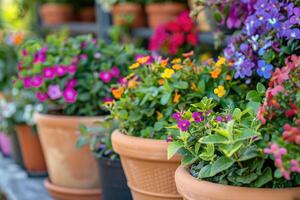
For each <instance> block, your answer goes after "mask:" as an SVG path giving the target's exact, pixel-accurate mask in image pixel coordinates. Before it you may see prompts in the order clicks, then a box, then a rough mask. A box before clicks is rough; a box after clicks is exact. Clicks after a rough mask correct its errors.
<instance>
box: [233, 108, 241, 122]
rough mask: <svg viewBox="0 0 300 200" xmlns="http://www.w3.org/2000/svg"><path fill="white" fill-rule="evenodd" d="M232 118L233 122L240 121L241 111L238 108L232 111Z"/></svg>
mask: <svg viewBox="0 0 300 200" xmlns="http://www.w3.org/2000/svg"><path fill="white" fill-rule="evenodd" d="M232 117H233V119H235V120H240V119H241V117H242V111H241V109H239V108H236V109H234V111H233V113H232Z"/></svg>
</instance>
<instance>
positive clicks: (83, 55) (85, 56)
mask: <svg viewBox="0 0 300 200" xmlns="http://www.w3.org/2000/svg"><path fill="white" fill-rule="evenodd" d="M87 58H88V56H87V55H86V54H81V55H80V56H79V59H81V60H86V59H87Z"/></svg>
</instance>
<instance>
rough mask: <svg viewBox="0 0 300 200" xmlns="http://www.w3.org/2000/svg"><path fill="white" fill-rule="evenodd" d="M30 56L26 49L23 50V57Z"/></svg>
mask: <svg viewBox="0 0 300 200" xmlns="http://www.w3.org/2000/svg"><path fill="white" fill-rule="evenodd" d="M27 55H28V52H27V51H26V49H22V56H23V57H26V56H27Z"/></svg>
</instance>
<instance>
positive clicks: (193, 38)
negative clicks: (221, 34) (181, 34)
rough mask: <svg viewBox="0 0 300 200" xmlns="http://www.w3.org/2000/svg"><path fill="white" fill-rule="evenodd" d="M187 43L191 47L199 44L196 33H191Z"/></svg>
mask: <svg viewBox="0 0 300 200" xmlns="http://www.w3.org/2000/svg"><path fill="white" fill-rule="evenodd" d="M187 41H188V43H189V44H190V45H193V46H196V45H197V44H198V35H197V34H196V33H189V34H188V35H187Z"/></svg>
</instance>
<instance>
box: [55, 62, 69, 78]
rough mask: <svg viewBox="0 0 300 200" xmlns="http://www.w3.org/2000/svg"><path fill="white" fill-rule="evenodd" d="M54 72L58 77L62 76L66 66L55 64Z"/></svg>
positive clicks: (65, 71)
mask: <svg viewBox="0 0 300 200" xmlns="http://www.w3.org/2000/svg"><path fill="white" fill-rule="evenodd" d="M55 72H56V75H57V76H58V77H62V76H64V75H65V74H66V73H67V68H66V67H65V66H62V65H57V66H55Z"/></svg>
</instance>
